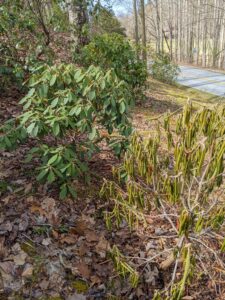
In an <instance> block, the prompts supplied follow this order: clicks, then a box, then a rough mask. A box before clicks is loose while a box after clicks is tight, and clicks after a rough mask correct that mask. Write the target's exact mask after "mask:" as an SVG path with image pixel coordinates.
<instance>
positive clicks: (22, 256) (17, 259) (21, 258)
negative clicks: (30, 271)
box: [13, 250, 27, 266]
mask: <svg viewBox="0 0 225 300" xmlns="http://www.w3.org/2000/svg"><path fill="white" fill-rule="evenodd" d="M26 258H27V254H26V253H25V252H24V251H23V250H21V252H20V253H19V254H17V255H15V256H13V261H14V263H15V264H16V265H17V266H23V265H24V264H25V262H26Z"/></svg>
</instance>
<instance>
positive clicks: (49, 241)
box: [42, 238, 52, 246]
mask: <svg viewBox="0 0 225 300" xmlns="http://www.w3.org/2000/svg"><path fill="white" fill-rule="evenodd" d="M51 243H52V241H51V239H50V238H46V239H43V241H42V245H44V246H48V245H50V244H51Z"/></svg>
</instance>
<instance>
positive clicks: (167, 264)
mask: <svg viewBox="0 0 225 300" xmlns="http://www.w3.org/2000/svg"><path fill="white" fill-rule="evenodd" d="M173 263H174V255H173V253H171V254H170V255H169V256H168V257H167V259H166V260H164V261H163V262H161V264H160V269H162V270H167V269H168V268H169V267H170V266H171V265H172V264H173Z"/></svg>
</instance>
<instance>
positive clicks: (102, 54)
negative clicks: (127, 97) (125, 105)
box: [81, 33, 147, 96]
mask: <svg viewBox="0 0 225 300" xmlns="http://www.w3.org/2000/svg"><path fill="white" fill-rule="evenodd" d="M81 62H82V63H84V64H85V65H86V66H89V65H91V64H94V65H96V66H100V67H101V68H103V69H104V70H107V69H111V68H113V69H114V70H115V73H116V75H117V76H118V78H120V79H121V80H124V81H125V82H126V83H128V84H129V85H130V87H131V89H132V91H133V93H134V94H135V95H136V96H137V95H138V94H139V96H140V90H142V88H143V87H144V86H145V84H146V79H147V69H146V65H145V63H144V62H142V61H141V60H139V59H137V56H136V53H135V50H134V49H133V48H132V46H131V45H130V43H129V42H128V41H127V39H126V38H125V37H124V36H122V35H120V34H116V33H112V34H103V35H98V36H95V37H94V38H93V40H92V41H91V42H90V43H89V44H88V45H87V46H85V47H84V48H83V50H82V54H81Z"/></svg>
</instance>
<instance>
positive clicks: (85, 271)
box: [76, 262, 91, 279]
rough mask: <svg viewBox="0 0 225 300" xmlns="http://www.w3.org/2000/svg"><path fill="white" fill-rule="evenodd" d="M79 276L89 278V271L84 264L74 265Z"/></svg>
mask: <svg viewBox="0 0 225 300" xmlns="http://www.w3.org/2000/svg"><path fill="white" fill-rule="evenodd" d="M76 267H77V269H78V271H79V273H80V275H81V276H82V277H84V278H86V279H88V278H90V275H91V270H90V269H89V267H88V265H86V264H85V263H84V262H80V263H79V264H77V265H76Z"/></svg>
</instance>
